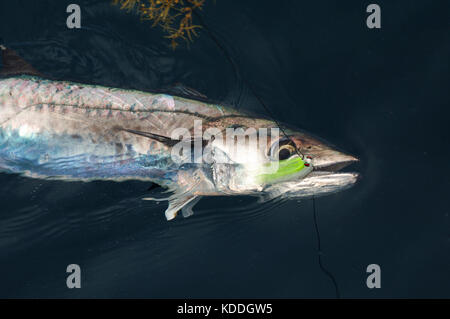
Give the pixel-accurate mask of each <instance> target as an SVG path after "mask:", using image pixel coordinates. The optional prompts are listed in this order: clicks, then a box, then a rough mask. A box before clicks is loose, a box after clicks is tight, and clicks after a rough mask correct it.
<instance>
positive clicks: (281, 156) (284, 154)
mask: <svg viewBox="0 0 450 319" xmlns="http://www.w3.org/2000/svg"><path fill="white" fill-rule="evenodd" d="M295 153H296V149H295V146H294V145H293V142H292V141H291V140H289V139H282V140H280V141H279V142H278V143H274V144H273V145H272V146H271V147H270V150H269V154H268V155H269V157H270V158H272V159H273V160H280V161H282V160H286V159H288V158H290V157H291V156H292V155H293V154H295Z"/></svg>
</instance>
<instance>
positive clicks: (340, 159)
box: [305, 151, 360, 187]
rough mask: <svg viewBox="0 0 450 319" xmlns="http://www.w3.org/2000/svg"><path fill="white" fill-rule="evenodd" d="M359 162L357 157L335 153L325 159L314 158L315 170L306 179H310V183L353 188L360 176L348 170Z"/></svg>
mask: <svg viewBox="0 0 450 319" xmlns="http://www.w3.org/2000/svg"><path fill="white" fill-rule="evenodd" d="M358 162H359V159H358V158H357V157H355V156H352V155H348V154H344V153H340V152H337V151H333V152H330V153H329V154H327V156H325V157H322V158H316V159H314V158H313V160H312V164H313V168H314V169H313V171H312V172H311V173H310V174H308V176H306V177H305V179H309V181H308V182H312V183H316V182H317V183H319V184H323V185H326V184H330V186H331V185H334V186H340V187H346V186H351V185H353V184H355V183H356V182H357V180H358V179H359V177H360V174H359V173H358V172H354V171H349V170H348V169H347V168H348V167H349V166H351V165H352V164H356V163H358Z"/></svg>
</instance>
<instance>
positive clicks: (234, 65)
mask: <svg viewBox="0 0 450 319" xmlns="http://www.w3.org/2000/svg"><path fill="white" fill-rule="evenodd" d="M194 14H195V16H196V17H197V19H198V20H199V21H200V25H202V27H203V28H204V29H205V30H206V32H207V33H208V35H209V37H210V38H211V40H212V41H213V42H214V43H215V44H216V46H217V47H218V48H219V50H220V51H222V53H223V55H224V56H225V58H226V59H227V60H228V62H230V64H231V65H232V67H233V70H234V72H235V75H236V77H237V78H238V79H241V80H242V82H244V84H245V85H246V86H247V87H248V88H249V89H250V91H251V93H252V94H253V95H254V96H255V98H256V99H257V100H258V102H259V103H260V104H261V105H262V106H263V108H264V109H265V111H266V113H267V114H268V115H269V117H270V118H271V119H272V120H273V121H274V122H275V123H276V124H277V125H278V127H279V128H280V130H281V132H282V133H283V135H284V136H285V137H286V138H287V139H288V140H290V141H291V142H292V144H293V145H294V147H295V150H296V152H297V154H298V155H299V156H300V157H301V158H305V156H304V154H303V153H302V152H301V151H300V150H299V149H298V147H297V145H296V144H295V143H294V142H293V141H292V139H291V138H290V137H289V136H288V135H287V134H286V131H285V130H284V129H283V127H282V126H281V125H280V123H279V122H278V121H277V120H276V118H275V116H274V114H273V113H272V111H271V110H270V109H269V107H268V106H267V105H266V103H264V101H263V99H262V98H261V97H260V96H259V95H258V93H257V92H256V91H255V90H254V89H253V87H252V85H251V84H250V83H249V82H248V81H247V79H246V78H245V77H244V76H239V75H240V72H239V68H238V66H237V65H236V63H235V62H234V60H233V59H232V58H231V56H230V55H229V54H228V51H227V50H226V49H225V47H224V46H223V45H222V44H221V43H220V42H219V40H218V39H217V37H216V36H215V35H214V33H213V32H212V31H211V30H210V29H209V28H208V26H207V25H206V24H205V22H204V21H203V19H202V17H201V16H200V14H198V13H197V12H194ZM312 200H313V217H314V228H315V230H316V236H317V254H318V257H319V267H320V269H321V270H322V272H323V273H324V274H325V275H326V276H327V277H328V278H330V279H331V281H332V282H333V285H334V289H335V292H336V298H341V294H340V292H339V288H338V285H337V281H336V279H335V278H334V276H333V274H332V273H331V272H329V271H328V270H327V269H326V268H325V267H324V265H323V263H322V247H321V241H320V232H319V226H318V223H317V212H316V200H315V197H314V196H313V197H312Z"/></svg>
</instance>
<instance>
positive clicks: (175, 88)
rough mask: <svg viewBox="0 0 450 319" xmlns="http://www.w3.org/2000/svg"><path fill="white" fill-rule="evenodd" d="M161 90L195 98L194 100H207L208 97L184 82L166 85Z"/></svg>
mask: <svg viewBox="0 0 450 319" xmlns="http://www.w3.org/2000/svg"><path fill="white" fill-rule="evenodd" d="M161 92H164V93H167V94H171V95H177V96H181V97H185V98H188V99H194V100H207V99H208V97H207V96H206V95H204V94H202V93H200V92H199V91H197V90H195V89H193V88H190V87H187V86H186V85H184V84H181V83H175V84H174V85H171V86H169V87H165V88H163V89H161Z"/></svg>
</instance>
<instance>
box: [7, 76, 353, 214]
mask: <svg viewBox="0 0 450 319" xmlns="http://www.w3.org/2000/svg"><path fill="white" fill-rule="evenodd" d="M195 121H201V122H202V125H203V129H206V128H217V129H218V130H219V131H225V130H226V129H227V128H230V127H242V128H255V129H257V130H258V129H261V128H264V129H273V128H276V127H277V125H276V123H275V122H273V121H271V120H267V119H264V118H258V117H254V116H251V115H248V114H246V113H243V112H239V111H237V110H235V109H233V108H229V107H224V106H220V105H216V104H209V103H206V102H201V101H198V100H192V99H186V98H181V97H176V96H171V95H167V94H155V93H147V92H140V91H134V90H124V89H115V88H108V87H103V86H95V85H85V84H78V83H73V82H68V81H51V80H47V79H44V78H41V77H36V76H13V77H9V78H4V79H0V169H1V170H3V171H7V172H12V173H18V174H22V175H25V176H29V177H34V178H47V179H62V180H67V181H72V180H81V181H91V180H113V181H123V180H129V179H134V180H143V181H151V182H154V183H157V184H159V185H162V186H164V187H167V188H168V189H170V190H171V191H172V192H173V194H172V195H170V196H169V197H168V198H166V199H167V200H169V208H168V210H167V211H166V217H167V218H168V219H172V218H174V217H175V214H176V213H177V212H178V211H179V210H180V209H183V212H184V213H185V215H189V214H191V212H192V209H191V206H192V205H193V204H194V203H195V202H196V201H197V200H198V197H199V196H210V195H236V194H253V195H255V194H256V195H258V194H263V193H265V194H269V195H268V197H271V196H272V197H273V196H283V195H285V196H288V195H289V196H292V197H301V196H310V195H314V194H315V193H329V192H334V191H337V190H339V189H342V188H345V187H348V186H349V185H352V184H354V182H355V181H356V178H357V174H356V173H336V171H337V170H338V169H340V168H341V167H343V166H346V165H348V164H349V163H351V162H354V161H356V158H354V157H352V156H349V155H345V154H343V153H340V152H338V151H336V150H334V149H333V148H332V147H330V146H328V145H327V144H325V143H323V142H322V141H319V140H317V139H316V138H314V137H311V136H309V135H308V134H305V133H302V132H300V131H292V130H287V131H286V132H287V133H288V134H289V141H287V142H283V143H285V144H286V143H287V144H286V145H288V143H295V145H294V146H292V145H290V146H289V145H288V146H289V147H290V148H285V150H284V151H285V152H286V149H288V151H289V152H291V153H290V154H289V156H290V157H295V156H297V155H296V154H294V153H293V151H292V149H293V147H294V148H298V150H300V151H301V152H302V153H303V154H306V155H309V156H311V157H312V160H311V167H308V169H306V167H304V168H305V170H304V171H303V172H307V173H304V174H303V175H301V178H300V177H299V176H300V175H298V172H297V173H296V174H297V175H292V176H291V175H288V176H287V179H286V178H283V179H282V180H280V179H278V180H277V181H278V182H276V183H275V182H267V180H265V181H264V182H261V179H256V178H255V176H261V174H260V173H258V174H259V175H258V174H257V173H255V171H258V172H260V171H259V169H260V168H263V167H265V166H264V165H267V162H268V161H269V162H270V160H268V159H267V155H268V152H269V151H268V150H271V149H272V144H273V143H275V142H277V143H279V140H277V141H275V140H273V139H269V140H268V141H267V145H262V146H261V147H260V148H258V150H257V151H256V152H252V153H242V152H241V153H239V154H240V155H237V156H235V157H233V156H231V155H230V150H229V149H227V148H222V149H220V153H221V154H225V156H227V157H230V160H229V162H228V163H216V162H214V161H213V162H212V163H206V164H205V163H179V162H177V161H175V160H174V159H173V156H172V153H171V150H172V146H173V145H168V144H167V143H164V142H161V140H160V137H161V138H165V139H168V138H169V137H170V136H171V133H172V132H173V130H175V129H177V128H186V129H187V130H188V131H190V132H192V131H193V130H194V127H195ZM144 132H151V133H148V134H144ZM150 134H151V135H150ZM214 143H215V142H210V143H209V147H210V148H211V149H214V150H216V151H215V153H214V154H219V152H218V151H217V150H218V149H219V148H218V147H217V145H216V144H214ZM280 145H281V144H280ZM215 156H217V155H215ZM307 165H308V164H307ZM255 167H256V168H255ZM313 167H314V168H315V169H320V168H322V167H324V168H326V167H334V168H335V169H333V170H329V172H328V173H321V174H317V173H316V172H314V173H311V174H310V173H309V172H312V170H313ZM324 174H325V175H326V174H329V175H330V176H329V177H330V178H324ZM294 177H295V179H294ZM270 194H271V195H270ZM286 194H288V195H286Z"/></svg>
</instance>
